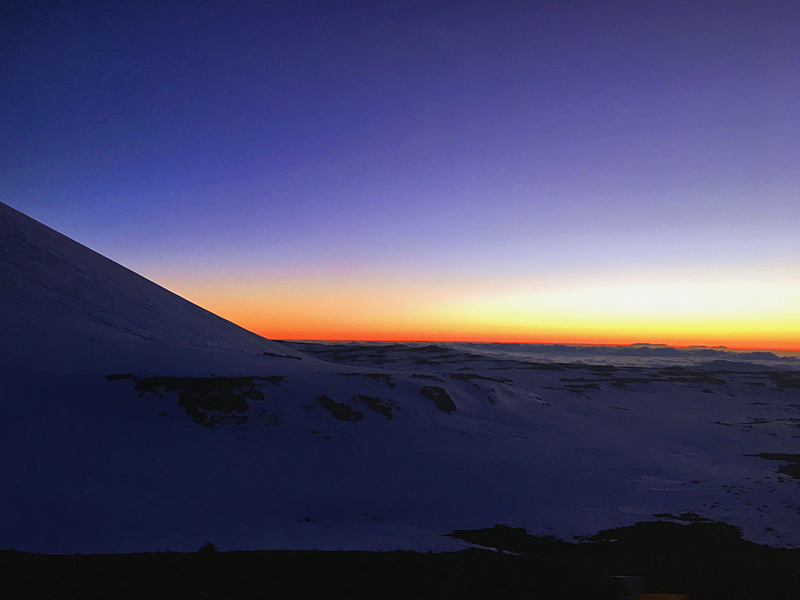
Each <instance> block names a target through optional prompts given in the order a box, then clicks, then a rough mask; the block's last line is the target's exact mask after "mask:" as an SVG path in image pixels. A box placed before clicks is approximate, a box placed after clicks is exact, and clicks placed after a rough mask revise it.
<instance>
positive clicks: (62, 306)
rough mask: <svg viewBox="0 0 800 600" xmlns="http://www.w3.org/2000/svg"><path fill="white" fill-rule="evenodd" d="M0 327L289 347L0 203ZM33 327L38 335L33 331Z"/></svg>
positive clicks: (243, 347) (28, 332)
mask: <svg viewBox="0 0 800 600" xmlns="http://www.w3.org/2000/svg"><path fill="white" fill-rule="evenodd" d="M0 281H2V282H3V289H2V295H0V331H5V332H14V333H17V334H20V333H24V334H25V336H26V338H28V339H30V338H31V337H36V338H37V339H36V343H37V344H42V343H44V342H43V340H42V339H41V337H44V338H45V339H46V340H49V343H57V342H58V341H59V338H62V339H63V338H64V336H70V337H73V336H75V337H80V338H85V339H94V340H105V341H113V342H122V343H129V342H133V341H144V342H154V343H158V344H168V345H175V346H183V347H195V348H197V347H205V348H219V349H225V350H236V351H243V352H258V351H261V352H264V351H272V352H280V353H284V354H297V353H296V352H293V351H291V350H289V349H288V348H285V347H283V346H281V345H280V344H277V343H275V342H270V341H268V340H265V339H264V338H262V337H260V336H258V335H256V334H254V333H251V332H249V331H247V330H245V329H243V328H241V327H239V326H237V325H234V324H233V323H231V322H229V321H226V320H225V319H222V318H221V317H218V316H217V315H215V314H213V313H211V312H209V311H207V310H205V309H203V308H200V307H199V306H197V305H195V304H192V303H191V302H189V301H187V300H184V299H183V298H181V297H180V296H177V295H176V294H173V293H172V292H170V291H168V290H166V289H164V288H163V287H161V286H159V285H157V284H155V283H153V282H152V281H149V280H147V279H145V278H144V277H142V276H140V275H137V274H136V273H134V272H133V271H130V270H129V269H126V268H125V267H123V266H121V265H119V264H117V263H115V262H113V261H112V260H109V259H108V258H106V257H104V256H102V255H100V254H98V253H97V252H94V251H93V250H90V249H89V248H86V247H85V246H82V245H81V244H78V243H77V242H75V241H73V240H71V239H69V238H68V237H66V236H64V235H62V234H60V233H58V232H56V231H53V230H52V229H50V228H49V227H46V226H45V225H42V224H41V223H39V222H37V221H35V220H33V219H31V218H30V217H27V216H25V215H24V214H22V213H20V212H18V211H16V210H14V209H13V208H11V207H9V206H7V205H5V204H3V203H0ZM37 334H39V335H37Z"/></svg>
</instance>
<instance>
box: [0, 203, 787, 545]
mask: <svg viewBox="0 0 800 600" xmlns="http://www.w3.org/2000/svg"><path fill="white" fill-rule="evenodd" d="M0 244H1V245H0V250H2V252H0V278H1V279H0V280H1V281H2V294H0V364H2V369H0V459H1V460H0V481H2V482H3V485H2V486H0V515H2V518H1V519H0V548H15V549H17V550H23V551H34V552H46V553H73V552H81V553H93V552H130V551H159V550H173V551H179V550H184V551H186V550H196V549H198V548H200V547H202V546H203V545H204V544H205V543H206V542H212V543H213V544H215V546H216V547H217V548H218V549H220V550H230V549H271V548H276V549H277V548H283V549H291V548H319V549H364V550H372V549H381V550H389V549H396V548H409V549H415V550H452V549H457V548H461V547H463V546H464V543H463V542H459V541H457V540H452V539H450V538H446V537H443V534H444V533H448V532H449V531H452V530H453V529H470V528H479V527H486V526H491V525H493V524H495V523H506V524H508V525H510V526H514V527H524V528H526V529H527V530H528V531H530V532H532V533H539V534H548V535H556V536H559V537H562V538H565V539H569V538H571V537H572V536H575V535H587V534H592V533H595V532H597V531H598V530H601V529H606V528H609V527H615V526H619V525H625V524H631V523H634V522H636V521H640V520H648V519H652V518H654V517H653V515H654V514H658V513H671V514H674V515H679V514H682V513H686V512H694V513H697V514H699V515H700V516H702V517H705V518H709V519H718V520H723V521H725V522H728V523H732V524H734V525H737V526H740V527H742V529H743V532H744V535H745V537H746V538H747V539H750V540H753V541H757V542H764V543H770V544H774V545H789V546H797V545H798V544H799V543H800V512H799V511H800V502H798V500H797V498H798V497H800V494H798V492H800V489H798V487H799V486H800V481H799V480H797V479H794V478H792V477H790V476H788V475H785V474H782V473H778V472H777V469H778V468H779V467H780V465H782V464H785V463H782V462H780V461H773V460H766V459H763V458H759V457H757V456H753V455H756V454H760V453H764V452H771V453H798V452H800V428H799V426H800V387H797V383H798V379H796V377H797V376H798V374H797V372H796V371H789V370H788V369H789V368H790V367H792V366H793V361H792V360H789V359H791V358H792V357H791V356H788V357H778V358H779V359H780V360H774V359H771V358H770V357H763V356H762V357H758V356H752V355H749V356H743V357H738V358H737V356H734V355H735V354H736V353H733V352H728V353H725V354H707V355H704V356H702V359H703V360H697V358H698V357H697V356H688V355H687V354H686V353H683V354H682V353H681V352H678V353H677V354H675V353H670V352H665V351H664V348H663V347H659V348H660V350H659V351H658V352H657V353H656V354H659V355H667V356H659V357H658V360H665V359H666V360H668V361H669V362H668V363H658V362H654V363H642V362H640V361H641V360H643V359H644V358H647V357H643V356H641V355H643V354H646V352H639V356H633V358H635V359H636V360H635V361H631V360H629V359H630V358H631V356H630V354H631V352H627V351H626V350H625V349H620V350H618V351H617V354H616V355H615V354H614V352H612V351H611V350H613V348H611V349H610V350H609V351H600V352H596V354H603V356H600V357H599V358H598V357H596V361H594V362H591V364H589V362H590V359H591V357H590V356H589V352H588V350H587V351H584V353H583V355H576V354H575V353H574V351H569V350H568V351H565V350H564V349H563V348H555V349H550V350H546V349H542V348H524V347H514V348H498V347H488V346H489V345H455V344H454V345H439V347H437V348H430V347H426V346H425V345H422V344H405V345H403V344H401V345H393V346H391V347H382V346H381V345H377V344H360V345H356V344H350V345H346V346H331V345H324V344H300V343H294V344H290V343H284V344H281V343H277V342H273V341H269V340H265V339H263V338H261V337H259V336H257V335H255V334H252V333H250V332H247V331H245V330H243V329H241V328H240V327H237V326H236V325H234V324H232V323H229V322H227V321H225V320H224V319H221V318H220V317H217V316H215V315H212V314H211V313H209V312H207V311H205V310H203V309H201V308H199V307H197V306H195V305H193V304H191V303H190V302H188V301H186V300H184V299H182V298H179V297H178V296H176V295H174V294H172V293H171V292H169V291H167V290H165V289H163V288H161V287H159V286H157V285H156V284H154V283H152V282H149V281H147V280H146V279H144V278H142V277H140V276H138V275H136V274H135V273H132V272H131V271H129V270H127V269H125V268H124V267H122V266H120V265H117V264H116V263H114V262H112V261H110V260H108V259H106V258H104V257H102V256H100V255H98V254H96V253H94V252H92V251H91V250H89V249H87V248H85V247H83V246H81V245H79V244H77V243H76V242H74V241H72V240H69V239H68V238H66V237H64V236H62V235H60V234H58V233H56V232H54V231H52V230H50V229H48V228H46V227H45V226H44V225H42V224H40V223H37V222H35V221H33V220H31V219H29V218H28V217H25V216H24V215H22V214H20V213H18V212H17V211H14V210H13V209H11V208H9V207H7V206H5V205H2V204H0ZM483 346H487V347H483ZM547 352H549V355H548V356H543V355H544V354H547ZM569 352H573V354H572V355H571V356H568V355H569ZM626 352H627V354H626ZM637 352H638V350H637ZM715 352H724V350H720V349H715ZM264 353H267V354H264ZM578 354H579V353H578ZM633 354H634V355H635V354H636V352H634V353H633ZM651 354H652V352H651ZM564 356H566V357H567V358H569V359H570V360H566V361H561V360H554V357H559V359H560V357H564ZM288 357H295V358H288ZM626 357H627V358H626ZM297 358H300V359H301V360H297ZM545 359H546V360H545ZM712 360H724V361H727V362H725V363H724V364H725V368H724V369H720V370H717V369H714V365H712V366H711V367H710V368H711V369H712V370H708V369H706V370H701V369H699V368H697V367H698V365H701V364H702V363H704V362H710V361H712ZM580 361H583V362H580ZM615 361H616V362H615ZM737 361H738V362H739V363H740V366H741V368H739V369H738V370H737V368H735V363H737ZM556 362H567V363H570V364H567V365H558V364H555V363H556ZM543 363H549V364H544V365H543ZM767 363H769V365H767ZM600 364H605V365H606V366H607V368H606V369H605V370H603V369H600V368H599V367H597V366H596V365H600ZM731 364H734V366H731ZM609 365H613V366H609ZM747 365H761V366H762V367H763V366H765V365H767V366H770V367H772V368H771V369H770V370H757V369H754V368H751V367H748V366H747ZM675 366H682V367H684V368H683V370H681V369H675V368H674V367H675ZM669 367H673V368H672V369H670V368H669ZM776 369H777V370H776ZM781 369H782V370H781ZM113 374H130V375H131V376H132V378H117V379H116V380H109V379H108V378H107V376H108V375H113ZM469 375H472V376H473V377H469ZM155 376H161V377H206V378H208V377H212V376H215V377H264V378H266V377H271V376H283V377H284V378H285V379H284V380H283V381H282V382H281V383H279V384H277V385H275V384H274V383H271V382H269V381H267V380H261V381H258V380H254V386H255V388H256V389H257V390H258V391H260V392H262V393H263V395H264V398H263V400H262V399H258V397H257V395H254V396H253V397H251V398H250V399H248V400H247V403H248V406H249V407H248V409H247V410H246V411H245V412H244V413H231V415H232V416H231V415H225V414H223V413H222V412H219V414H218V416H219V417H220V418H224V419H227V421H223V426H220V427H218V428H210V427H206V426H202V425H200V424H198V423H197V422H195V421H194V420H193V419H192V417H191V416H190V414H189V413H188V412H187V408H186V407H185V406H180V405H179V402H184V403H185V399H182V398H183V397H182V396H181V394H182V392H181V391H180V390H173V391H166V389H164V388H160V389H157V390H156V391H155V392H142V391H141V390H137V389H136V388H137V384H138V382H141V381H143V380H145V379H146V378H148V377H155ZM386 376H388V377H386ZM475 376H479V377H475ZM112 379H113V378H112ZM210 385H212V387H213V383H212V384H210ZM424 386H436V387H441V388H443V389H445V390H446V392H447V394H448V395H449V397H450V398H451V399H452V401H453V402H454V403H455V405H456V407H457V410H456V411H454V412H451V413H447V412H444V411H442V410H440V409H438V408H437V406H436V404H435V403H434V402H433V401H432V400H431V399H430V398H428V397H426V396H424V395H423V394H422V393H421V392H420V390H421V389H422V388H423V387H424ZM140 387H141V386H140ZM323 395H324V396H326V397H328V398H331V399H332V400H333V401H335V402H337V403H343V404H347V405H348V406H350V407H351V408H352V410H354V411H355V410H358V411H360V412H361V413H362V414H363V419H361V420H357V421H355V422H353V421H348V420H339V419H337V418H335V416H334V414H332V413H331V412H330V411H329V410H328V409H326V408H325V406H323V404H321V403H320V402H318V401H317V398H318V397H319V396H323ZM358 395H363V396H369V397H370V398H380V400H381V401H382V402H384V403H386V404H390V403H389V401H391V402H393V403H394V405H395V408H393V410H392V413H391V416H392V418H391V419H389V418H387V415H386V414H385V413H382V412H379V411H374V410H372V409H370V407H369V406H368V404H367V403H365V402H364V401H361V400H359V399H358V398H357V396H358ZM160 396H163V397H160ZM198 397H199V396H198ZM214 397H216V396H215V395H214V392H212V393H211V395H210V396H209V398H214ZM261 415H267V416H269V417H270V418H268V419H267V418H261V417H260V416H261ZM237 416H248V417H249V420H248V421H247V422H244V424H239V425H236V424H235V421H234V420H233V417H237ZM273 417H274V418H273ZM275 423H277V424H275Z"/></svg>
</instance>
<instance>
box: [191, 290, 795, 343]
mask: <svg viewBox="0 0 800 600" xmlns="http://www.w3.org/2000/svg"><path fill="white" fill-rule="evenodd" d="M182 287H183V288H184V289H182V290H179V291H178V293H179V294H181V295H183V296H184V297H186V298H189V299H190V300H192V301H194V302H197V303H198V304H200V305H201V306H203V307H205V308H206V309H208V310H210V311H211V312H214V313H216V314H218V315H220V316H221V317H223V318H226V319H228V320H230V321H233V322H234V323H236V324H238V325H240V326H241V327H244V328H245V329H248V330H250V331H252V332H254V333H257V334H259V335H262V336H264V337H266V338H269V339H275V340H320V341H322V340H325V341H351V340H353V341H356V340H357V341H389V342H410V341H428V342H482V343H530V344H577V345H631V344H636V343H650V344H667V345H669V346H673V347H688V346H708V347H715V346H725V347H726V348H730V349H742V350H775V351H786V352H800V294H798V293H797V284H795V283H793V282H792V281H788V282H787V281H784V282H781V281H778V282H775V281H772V280H770V281H766V280H762V281H759V280H757V279H755V278H753V279H751V280H749V281H741V280H734V281H721V282H716V283H715V282H707V281H705V280H701V281H691V280H685V281H681V282H677V283H670V282H659V281H654V282H638V281H635V282H621V283H618V284H615V285H606V286H600V285H596V286H589V285H584V286H578V285H573V286H571V287H570V286H568V285H560V286H556V285H551V286H550V287H546V286H544V285H542V286H540V288H539V289H535V290H532V289H530V287H527V288H526V287H524V286H520V285H506V286H501V285H498V284H496V283H495V284H492V285H484V286H482V287H481V286H477V285H475V284H474V282H464V281H447V282H436V284H435V285H434V284H431V282H430V281H421V282H420V281H418V282H411V283H405V284H404V282H395V281H391V282H373V283H369V284H363V283H361V282H351V281H323V280H306V281H300V282H298V281H290V282H285V281H284V282H274V281H273V282H271V283H259V282H258V280H256V282H255V283H253V280H252V279H251V280H249V281H247V282H244V283H242V281H229V282H224V283H222V282H220V281H215V282H214V283H213V285H211V284H206V285H202V284H201V285H198V284H196V283H190V284H189V285H184V286H182ZM184 292H185V293H184Z"/></svg>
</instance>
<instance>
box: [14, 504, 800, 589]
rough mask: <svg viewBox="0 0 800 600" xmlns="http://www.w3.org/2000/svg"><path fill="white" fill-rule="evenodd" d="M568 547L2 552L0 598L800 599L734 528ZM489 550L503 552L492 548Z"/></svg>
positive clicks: (508, 543)
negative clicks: (630, 586)
mask: <svg viewBox="0 0 800 600" xmlns="http://www.w3.org/2000/svg"><path fill="white" fill-rule="evenodd" d="M663 518H666V519H669V520H666V521H658V522H646V523H638V524H636V525H633V526H630V527H623V528H619V529H614V530H608V531H604V532H601V533H599V534H598V535H596V536H593V537H591V538H585V539H581V540H579V541H578V542H577V543H568V542H564V541H559V540H555V539H551V538H542V537H535V536H531V535H528V534H527V533H526V532H525V531H524V530H522V529H514V528H510V527H506V526H502V525H497V526H495V527H493V528H488V529H482V530H472V531H456V532H453V533H452V534H450V535H451V536H453V537H457V538H459V539H463V540H465V541H469V542H471V543H474V544H479V545H481V546H485V547H487V548H494V549H495V550H489V549H477V548H476V549H469V550H465V551H461V552H455V553H439V554H433V553H429V554H420V553H414V552H405V551H396V552H383V553H380V552H319V551H263V552H217V551H215V550H214V549H213V547H212V546H210V545H208V546H207V547H206V548H203V549H202V550H200V551H198V552H195V553H185V554H184V553H169V552H168V553H157V554H156V553H153V554H113V555H72V556H52V555H41V554H29V553H23V552H16V551H13V550H7V551H3V552H0V582H2V589H0V596H2V597H4V598H37V599H39V598H148V599H157V598H437V599H438V598H454V599H464V598H481V599H488V598H559V599H563V598H618V597H621V596H622V595H623V594H624V592H623V590H622V588H621V586H620V584H619V583H618V580H616V579H613V578H610V577H609V576H619V575H633V576H638V577H641V578H642V580H641V581H642V586H643V589H642V591H643V592H648V593H672V594H687V595H689V597H690V598H692V599H693V600H700V599H704V598H725V599H733V598H742V599H744V598H748V599H753V598H771V599H775V598H787V599H788V598H800V550H796V549H792V550H789V549H778V548H771V547H767V546H759V545H756V544H753V543H750V542H747V541H744V540H742V538H741V535H740V532H739V530H738V529H737V528H735V527H732V526H729V525H725V524H723V523H717V522H706V521H703V520H702V519H698V518H696V516H695V515H691V514H688V515H680V516H674V515H663ZM497 550H501V551H502V552H499V551H497Z"/></svg>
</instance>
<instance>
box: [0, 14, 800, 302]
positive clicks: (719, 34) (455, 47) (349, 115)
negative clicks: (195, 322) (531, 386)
mask: <svg viewBox="0 0 800 600" xmlns="http://www.w3.org/2000/svg"><path fill="white" fill-rule="evenodd" d="M8 4H9V5H10V6H5V7H4V8H3V9H2V19H3V21H2V31H3V35H2V50H1V51H0V61H1V63H0V64H1V65H2V81H3V85H2V86H0V106H2V111H0V131H2V135H1V136H0V197H1V198H2V200H3V201H4V202H7V203H8V204H10V205H11V206H13V207H15V208H17V209H19V210H21V211H23V212H25V213H27V214H30V215H31V216H33V217H34V218H37V219H39V220H41V221H44V222H45V223H47V224H49V225H50V226H52V227H54V228H55V229H58V230H60V231H62V232H63V233H65V234H67V235H69V236H71V237H73V238H75V239H77V240H78V241H80V242H82V243H85V244H87V245H89V246H90V247H92V248H94V249H96V250H98V251H100V252H101V253H104V254H106V255H107V256H109V257H111V258H113V259H115V260H117V261H119V262H122V263H123V264H125V265H126V266H129V267H131V268H133V269H134V270H137V271H139V272H141V273H142V274H143V275H145V276H148V277H151V278H154V279H155V280H156V281H159V282H160V283H163V284H165V285H167V286H168V287H171V289H175V290H176V291H178V292H179V293H180V292H181V289H178V288H180V285H181V284H180V283H179V282H180V281H182V280H185V279H186V278H189V279H193V280H195V281H204V282H206V283H205V284H206V285H211V284H212V283H211V282H213V279H214V277H215V276H216V275H218V274H220V273H227V274H230V273H239V274H241V277H243V278H248V277H249V278H253V277H259V278H264V279H265V280H269V279H270V278H284V279H286V278H292V277H296V278H301V279H302V278H306V277H313V276H315V274H320V273H324V274H327V275H331V274H333V275H336V274H337V273H338V274H341V276H342V278H343V279H344V278H347V277H353V276H358V275H359V274H360V275H362V276H363V277H372V276H375V274H376V273H381V274H382V276H388V277H390V278H396V279H398V280H401V281H402V280H403V279H404V278H405V279H420V278H422V279H424V278H426V277H433V278H436V277H456V278H458V277H465V278H471V279H474V280H475V281H485V282H488V281H498V280H499V281H517V280H526V281H533V282H535V281H538V280H539V279H541V280H549V279H552V278H554V277H556V278H567V279H569V278H578V279H580V278H582V277H593V278H595V279H598V278H599V279H601V280H608V281H613V280H615V278H619V277H620V276H621V274H628V275H630V274H631V273H633V274H637V273H638V274H639V276H641V277H647V274H648V273H650V274H653V273H656V274H660V275H659V276H660V277H661V278H662V279H663V278H667V279H668V278H670V277H673V278H681V277H686V276H688V275H687V273H688V274H691V275H692V276H694V274H696V273H697V272H698V270H699V271H702V270H707V271H709V272H715V273H719V272H728V271H730V272H735V271H736V270H737V269H738V268H740V267H743V268H747V269H755V270H760V271H764V270H767V271H769V270H774V271H775V272H776V273H778V274H777V275H776V277H778V278H783V280H784V281H786V278H787V277H789V278H790V279H791V281H794V282H795V283H797V285H798V288H797V289H798V290H800V272H798V267H797V259H796V256H798V255H800V168H798V165H800V76H799V75H800V43H798V39H800V5H798V4H797V3H795V2H760V3H753V2H725V3H721V2H677V1H676V2H610V3H595V2H531V3H521V2H510V3H496V2H465V3H439V4H436V5H432V3H429V2H423V3H406V2H403V3H370V2H363V3H361V2H354V3H324V2H323V3H307V4H305V5H301V4H300V3H295V2H288V3H284V4H281V3H277V2H275V3H252V4H247V3H235V4H236V8H231V7H228V6H223V5H222V3H214V2H208V3H179V2H171V3H170V2H165V3H160V2H159V3H156V2H153V3H146V2H145V3H122V6H117V5H116V4H115V5H113V6H111V5H109V6H103V7H100V8H98V6H99V5H92V6H91V7H88V8H87V5H85V4H82V3H71V2H62V3H53V4H50V5H48V6H47V7H42V6H41V5H39V4H38V3H31V4H29V5H27V6H24V5H23V4H22V3H8ZM265 4H266V5H268V6H265ZM387 274H388V275H387ZM342 285H344V284H342ZM476 285H477V284H476ZM190 299H191V297H190Z"/></svg>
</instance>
